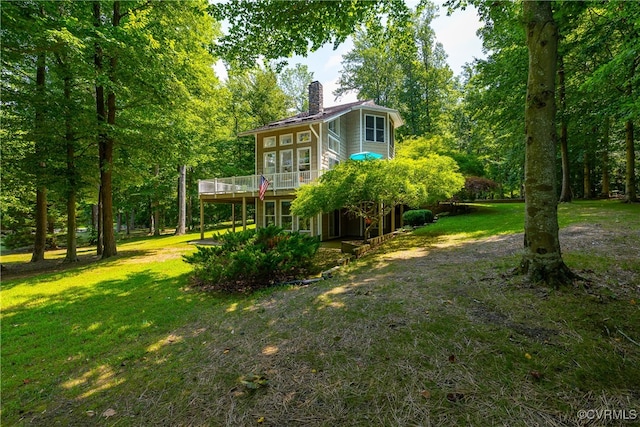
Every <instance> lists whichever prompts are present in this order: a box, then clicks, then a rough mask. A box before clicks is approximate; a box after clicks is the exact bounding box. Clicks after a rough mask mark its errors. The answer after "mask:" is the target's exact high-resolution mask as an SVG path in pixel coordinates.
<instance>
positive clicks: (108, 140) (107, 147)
mask: <svg viewBox="0 0 640 427" xmlns="http://www.w3.org/2000/svg"><path fill="white" fill-rule="evenodd" d="M111 23H112V25H113V26H114V27H117V26H118V25H120V2H119V1H114V2H113V18H112V21H111ZM117 65H118V59H117V57H116V56H115V55H112V56H111V57H110V59H109V72H108V75H109V80H110V81H111V83H115V70H116V67H117ZM107 123H108V124H109V127H112V126H113V125H115V123H116V94H115V93H114V92H113V90H112V89H110V90H109V92H108V94H107ZM102 143H103V151H102V155H103V157H102V158H101V159H100V160H101V161H100V188H101V190H102V208H103V214H102V215H103V226H104V227H103V236H104V251H103V252H102V259H105V258H109V257H112V256H114V255H117V253H118V251H117V249H116V238H115V233H114V231H113V187H112V176H113V145H114V141H113V137H112V136H111V135H110V134H109V132H107V133H105V138H103V139H102Z"/></svg>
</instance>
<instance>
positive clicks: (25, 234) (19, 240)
mask: <svg viewBox="0 0 640 427" xmlns="http://www.w3.org/2000/svg"><path fill="white" fill-rule="evenodd" d="M2 245H3V246H6V247H7V248H8V249H18V248H26V247H29V246H31V245H33V232H32V230H31V228H20V229H19V230H18V231H15V232H13V233H9V234H7V236H6V237H5V238H4V239H2Z"/></svg>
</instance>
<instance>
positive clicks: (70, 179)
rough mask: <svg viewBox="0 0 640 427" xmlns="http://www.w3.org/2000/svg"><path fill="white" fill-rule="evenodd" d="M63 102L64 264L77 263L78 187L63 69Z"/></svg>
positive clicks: (68, 92) (68, 87)
mask: <svg viewBox="0 0 640 427" xmlns="http://www.w3.org/2000/svg"><path fill="white" fill-rule="evenodd" d="M65 73H66V75H65V76H64V100H65V103H66V107H65V119H64V121H65V123H64V125H65V141H66V145H67V253H66V256H65V258H64V262H78V251H77V239H76V228H77V227H76V186H77V185H78V182H77V181H78V180H77V176H76V174H77V171H76V161H75V141H74V134H73V126H72V124H71V117H72V114H71V76H70V75H69V73H68V70H67V69H66V67H65Z"/></svg>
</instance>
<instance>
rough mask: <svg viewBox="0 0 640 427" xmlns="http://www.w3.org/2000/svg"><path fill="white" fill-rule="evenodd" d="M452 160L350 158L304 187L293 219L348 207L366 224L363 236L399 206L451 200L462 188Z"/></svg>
mask: <svg viewBox="0 0 640 427" xmlns="http://www.w3.org/2000/svg"><path fill="white" fill-rule="evenodd" d="M457 169H458V167H457V165H456V163H455V161H454V160H453V159H451V158H450V157H446V156H440V155H437V154H432V155H429V156H427V157H425V158H423V159H421V160H411V159H393V160H365V161H352V160H349V161H347V162H345V163H341V164H339V165H338V166H336V167H335V168H334V169H332V170H330V171H328V172H326V173H325V174H324V175H322V177H321V178H320V179H319V180H318V181H316V182H313V183H310V184H308V185H304V186H302V187H300V188H299V189H298V191H297V197H296V199H295V200H294V201H293V203H292V205H291V211H292V213H293V214H294V215H298V216H301V217H303V218H310V217H312V216H314V215H317V214H320V213H328V212H332V211H334V210H336V209H341V208H345V209H346V211H347V212H348V213H350V214H352V215H354V216H356V217H358V218H362V219H364V220H365V223H366V224H367V227H366V229H365V238H366V239H368V238H369V233H370V230H371V228H372V227H374V226H375V225H377V224H378V222H379V218H380V217H381V216H384V215H386V214H388V213H389V212H391V210H393V209H394V208H395V207H396V206H397V205H407V206H410V207H418V206H420V205H422V204H427V203H431V202H434V201H436V200H442V199H448V198H450V197H452V196H453V194H455V193H456V192H457V191H458V190H460V188H461V187H462V186H463V185H464V178H463V177H462V175H461V174H460V173H458V171H457Z"/></svg>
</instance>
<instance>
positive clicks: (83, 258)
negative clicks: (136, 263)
mask: <svg viewBox="0 0 640 427" xmlns="http://www.w3.org/2000/svg"><path fill="white" fill-rule="evenodd" d="M151 252H153V251H152V250H119V251H118V254H117V255H116V256H113V257H110V258H107V259H100V257H98V256H97V255H95V254H86V253H85V254H79V255H78V262H64V258H57V259H47V260H44V261H40V262H34V263H32V262H11V263H3V267H4V268H5V271H3V272H2V281H3V283H2V288H3V289H5V290H8V289H11V288H13V287H14V286H16V285H24V284H27V283H26V281H30V280H29V279H35V278H37V280H33V281H31V284H32V285H37V284H38V283H42V282H51V281H56V280H60V279H61V278H63V277H67V276H72V275H75V274H78V273H80V272H83V271H86V270H88V269H91V268H96V267H108V266H110V265H113V264H114V263H116V262H121V261H122V260H123V259H128V258H134V257H143V256H146V255H149V254H150V253H151Z"/></svg>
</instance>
